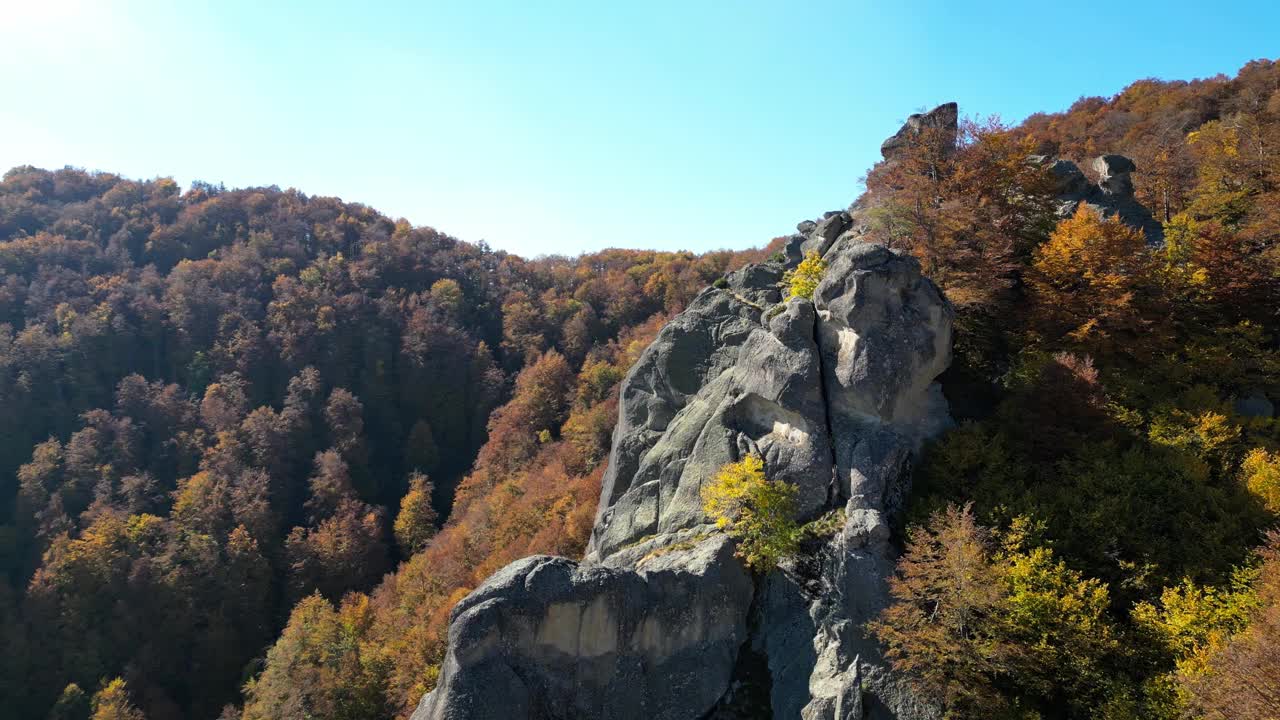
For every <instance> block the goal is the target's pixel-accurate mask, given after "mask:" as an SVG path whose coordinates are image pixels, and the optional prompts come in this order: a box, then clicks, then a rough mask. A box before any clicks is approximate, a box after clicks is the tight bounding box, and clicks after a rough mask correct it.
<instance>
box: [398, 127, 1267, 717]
mask: <svg viewBox="0 0 1280 720" xmlns="http://www.w3.org/2000/svg"><path fill="white" fill-rule="evenodd" d="M956 120H957V108H956V105H955V104H954V103H948V104H946V105H941V106H939V107H937V108H935V109H934V110H932V111H930V112H929V113H925V114H921V115H913V116H911V118H910V119H908V121H907V123H906V124H905V125H904V126H903V128H902V129H901V130H900V131H899V132H898V133H897V134H896V135H894V137H892V138H890V139H889V140H887V141H886V142H885V144H884V146H883V147H882V151H883V154H884V156H885V159H886V162H893V161H894V158H895V156H896V154H897V153H898V152H899V151H900V149H901V148H903V147H904V146H905V145H906V144H907V143H909V142H910V141H911V139H912V138H914V137H916V136H918V135H919V134H920V133H921V132H923V131H924V130H925V129H927V128H931V129H940V130H941V131H942V132H944V133H949V134H950V136H951V138H953V139H954V137H955V133H956ZM953 142H954V140H953ZM1030 161H1031V162H1035V163H1038V164H1042V165H1043V164H1046V163H1051V162H1052V161H1050V160H1049V159H1047V158H1044V157H1035V158H1031V159H1030ZM1094 169H1095V171H1096V172H1097V174H1098V177H1099V182H1098V183H1097V184H1094V183H1091V182H1089V180H1088V179H1087V178H1086V177H1085V176H1084V174H1083V173H1082V172H1081V171H1080V169H1079V168H1078V167H1076V166H1075V165H1074V164H1073V163H1070V162H1067V161H1062V160H1059V161H1056V162H1052V164H1051V165H1049V170H1050V171H1051V172H1052V173H1053V175H1054V177H1055V178H1056V179H1057V181H1058V187H1057V192H1058V196H1059V199H1060V201H1061V204H1060V213H1064V214H1065V213H1070V212H1073V211H1074V209H1075V208H1076V206H1077V205H1078V204H1079V203H1081V202H1085V203H1088V204H1089V205H1091V206H1094V207H1095V208H1096V209H1098V210H1099V211H1100V212H1103V213H1104V214H1107V215H1111V214H1119V216H1120V217H1121V218H1122V219H1124V220H1125V221H1126V222H1129V223H1131V224H1133V225H1135V226H1137V227H1141V228H1143V229H1144V230H1146V231H1147V233H1148V237H1149V238H1150V239H1151V241H1152V242H1158V232H1159V223H1156V222H1155V221H1154V220H1153V219H1152V218H1151V214H1150V213H1149V212H1147V211H1146V209H1145V208H1143V207H1142V206H1141V205H1139V204H1138V203H1137V202H1136V200H1134V198H1133V183H1132V181H1131V178H1130V173H1132V172H1134V171H1136V167H1135V165H1134V163H1133V162H1132V161H1130V160H1128V159H1127V158H1124V157H1122V156H1118V155H1106V156H1103V157H1101V158H1098V160H1097V161H1095V164H1094ZM873 202H874V200H868V197H867V196H865V195H864V196H863V198H861V199H859V200H858V201H857V202H855V203H854V204H853V205H851V206H850V207H849V209H848V210H847V211H832V212H828V213H826V214H824V215H823V217H822V218H820V219H817V220H806V221H804V222H801V223H800V224H799V225H797V227H796V229H797V234H796V235H793V236H791V237H790V238H788V239H787V241H786V242H785V243H784V246H783V253H782V258H783V259H782V260H781V261H780V262H769V263H763V264H756V265H749V266H747V267H745V268H743V269H741V270H738V271H737V272H734V273H730V274H729V275H728V276H726V278H725V282H723V283H717V287H713V288H707V289H706V290H705V291H703V292H702V293H701V294H700V295H699V296H698V297H697V298H695V299H694V300H693V302H692V303H690V305H689V306H688V308H687V309H686V310H685V311H684V312H683V313H681V314H680V315H679V316H677V317H676V318H675V319H673V320H672V321H671V322H670V323H669V324H668V325H667V326H666V327H665V328H663V329H662V331H661V332H659V334H658V336H657V338H656V339H655V340H654V341H653V343H652V344H651V345H650V347H649V348H647V349H646V350H645V352H644V353H643V354H642V355H641V357H640V359H639V360H638V361H637V362H636V364H635V366H634V367H633V368H632V369H631V371H630V372H629V373H628V375H627V377H626V378H625V379H624V380H623V383H622V386H621V389H620V399H619V416H618V423H617V425H616V428H615V431H614V435H613V445H612V449H611V452H610V456H609V465H608V470H607V472H606V474H605V476H604V479H603V486H602V491H601V497H600V507H599V510H598V512H597V516H596V522H595V527H594V529H593V531H592V535H591V539H590V542H589V545H588V548H587V554H586V557H585V558H584V559H583V560H582V561H581V562H575V561H571V560H567V559H564V558H553V557H545V556H539V557H533V558H527V559H525V560H522V561H519V562H517V563H513V564H512V565H510V566H508V567H507V568H505V569H504V570H502V571H500V572H499V573H497V574H495V575H494V576H493V577H491V578H490V579H489V580H488V581H486V582H485V583H484V584H483V585H482V586H481V587H480V588H479V589H477V590H476V591H475V592H473V593H472V594H471V595H470V596H468V597H467V598H466V599H465V600H464V601H463V602H461V603H460V604H459V605H458V607H457V608H455V610H454V611H453V616H452V620H451V623H450V629H449V650H448V654H447V656H446V658H445V661H444V663H443V666H442V671H441V676H440V679H439V682H438V684H437V687H436V689H435V690H434V691H432V692H431V693H429V694H428V695H427V696H426V697H424V698H423V700H422V702H421V704H420V705H419V707H418V709H417V711H416V712H415V713H414V715H413V720H464V719H466V720H487V719H489V718H504V719H506V718H512V719H515V720H567V719H569V718H603V719H608V720H630V719H632V718H634V719H636V720H666V719H671V720H675V719H677V718H703V719H705V720H744V719H754V718H778V719H786V720H791V719H793V718H801V719H802V720H858V719H863V718H866V719H870V720H933V719H934V718H937V717H939V712H938V709H937V708H936V707H933V706H931V705H930V704H929V703H928V702H926V701H924V700H921V699H919V698H917V697H915V696H914V694H913V693H912V692H911V691H910V689H909V687H908V686H907V684H906V682H905V679H904V678H902V677H900V676H898V675H897V674H895V673H892V672H890V671H889V668H888V665H887V663H886V662H885V660H884V659H883V657H882V656H881V649H880V647H879V646H878V644H877V643H876V642H875V641H874V639H873V638H871V637H869V636H868V635H867V632H866V629H865V626H866V623H867V622H868V621H869V620H871V619H873V618H874V617H875V616H876V615H877V614H878V613H879V612H880V610H882V609H883V608H884V607H885V606H886V605H887V603H888V602H889V596H888V578H889V577H890V576H891V574H892V573H893V570H894V563H895V560H896V551H895V548H894V546H893V544H892V543H891V542H890V536H891V530H892V528H893V526H894V524H895V523H896V522H898V521H899V519H900V518H899V515H900V511H901V509H902V506H903V504H904V499H905V497H906V493H907V490H908V485H909V482H910V466H911V463H912V460H913V458H914V457H915V456H916V453H917V451H918V450H919V448H920V446H921V443H922V442H923V441H924V440H925V439H927V438H929V437H932V436H934V435H935V434H937V433H938V432H940V431H941V430H942V429H944V428H945V427H947V425H948V424H949V423H950V422H951V421H950V417H949V414H948V408H947V401H946V399H945V398H944V397H943V395H942V391H941V388H940V386H939V384H938V382H937V378H938V376H939V375H941V374H942V372H943V371H944V370H945V369H946V368H947V366H948V364H949V362H950V358H951V340H952V338H951V333H952V312H951V308H950V306H949V305H948V304H947V302H946V300H945V299H944V298H943V297H942V295H941V293H940V292H939V291H938V289H937V288H936V287H935V286H934V285H933V284H932V283H931V282H930V281H928V280H927V279H925V278H924V277H922V276H921V274H920V268H919V265H918V263H917V262H916V261H915V260H914V259H912V258H911V257H909V256H906V255H903V254H899V253H897V252H894V251H891V250H888V249H886V248H884V247H882V246H879V245H873V244H868V243H867V242H866V241H865V239H864V235H865V234H866V232H867V220H866V218H867V213H868V210H869V209H870V207H869V205H870V203H873ZM813 252H816V253H818V254H819V255H821V256H823V257H824V259H825V260H826V261H827V263H828V269H827V271H826V274H825V276H824V278H823V280H822V282H821V283H820V284H819V285H818V288H817V290H816V291H815V293H814V297H813V298H812V300H808V299H801V298H791V299H784V298H783V296H782V292H781V290H780V285H781V283H782V281H783V276H784V273H785V271H786V269H787V268H791V267H795V266H796V264H798V263H799V262H800V261H801V260H802V259H803V258H804V256H805V255H806V254H807V253H813ZM1264 400H1265V399H1264ZM1247 402H1249V403H1252V404H1251V405H1250V408H1251V409H1252V408H1254V407H1255V406H1256V408H1257V409H1256V411H1255V412H1256V413H1257V414H1269V413H1270V411H1271V408H1270V406H1269V403H1268V405H1267V406H1266V407H1265V408H1264V407H1263V403H1262V402H1255V401H1254V400H1253V399H1252V398H1250V399H1249V400H1248V401H1247ZM747 454H755V455H758V456H759V457H761V458H763V459H764V463H765V471H766V474H767V475H768V477H769V478H770V479H771V480H773V481H782V482H790V483H793V484H795V485H796V486H797V488H798V505H799V511H800V513H801V514H802V515H803V516H804V518H805V519H808V518H813V517H817V516H818V515H820V514H821V513H823V512H825V511H828V510H831V509H835V508H843V510H844V524H843V526H842V527H841V528H840V529H839V531H838V532H837V533H836V535H835V536H834V537H832V538H829V539H827V540H823V541H818V542H815V543H811V544H810V546H809V547H806V551H805V552H804V553H802V554H801V555H800V556H799V557H796V558H793V559H790V560H788V561H785V562H784V563H783V565H782V567H781V568H780V569H779V570H776V571H774V572H771V573H769V574H768V575H766V576H759V575H754V574H752V573H751V572H750V571H749V570H748V569H747V568H745V567H744V566H743V565H742V563H741V561H740V560H739V559H738V558H737V557H735V555H734V553H733V549H734V548H733V544H732V542H731V541H730V540H729V539H728V538H727V537H726V536H724V535H723V534H721V533H719V532H718V531H717V530H716V529H715V527H714V526H713V525H712V524H710V523H709V522H708V518H706V517H705V515H704V513H703V511H702V498H701V494H702V488H703V486H704V485H705V484H706V483H707V482H708V481H709V480H711V479H712V478H713V477H714V476H715V474H716V472H717V471H718V469H719V468H720V467H721V466H723V465H724V464H725V463H728V462H732V461H736V460H739V459H741V458H742V457H743V456H745V455H747Z"/></svg>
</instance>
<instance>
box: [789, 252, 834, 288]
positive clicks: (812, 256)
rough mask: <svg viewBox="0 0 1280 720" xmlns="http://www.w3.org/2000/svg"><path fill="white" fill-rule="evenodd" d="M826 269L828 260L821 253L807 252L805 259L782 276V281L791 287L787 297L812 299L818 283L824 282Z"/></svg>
mask: <svg viewBox="0 0 1280 720" xmlns="http://www.w3.org/2000/svg"><path fill="white" fill-rule="evenodd" d="M826 271H827V261H826V260H823V259H822V256H821V255H819V254H818V253H817V252H816V251H810V252H808V253H806V254H805V256H804V260H801V261H800V264H799V265H797V266H796V268H795V269H794V270H788V271H787V274H786V275H784V276H783V277H782V282H784V283H786V285H787V287H789V288H790V294H788V295H787V298H788V299H790V298H793V297H801V298H807V299H809V300H812V299H813V292H814V291H815V290H817V289H818V283H820V282H822V275H823V273H825V272H826Z"/></svg>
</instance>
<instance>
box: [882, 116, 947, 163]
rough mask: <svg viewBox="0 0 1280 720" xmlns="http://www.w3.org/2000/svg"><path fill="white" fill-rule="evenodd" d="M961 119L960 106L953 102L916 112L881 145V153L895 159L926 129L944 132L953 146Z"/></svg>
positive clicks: (886, 158) (888, 158)
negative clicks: (926, 110) (925, 111)
mask: <svg viewBox="0 0 1280 720" xmlns="http://www.w3.org/2000/svg"><path fill="white" fill-rule="evenodd" d="M959 119H960V107H959V106H958V105H956V104H955V103H953V102H949V103H944V104H942V105H939V106H937V107H935V108H934V109H932V110H930V111H929V112H927V113H916V114H915V115H912V116H910V117H908V118H907V121H906V122H905V123H903V125H902V128H901V129H899V130H898V132H897V133H895V134H894V135H893V137H891V138H889V139H888V140H885V141H884V143H882V144H881V145H880V154H881V155H882V156H884V159H885V160H890V161H891V160H893V159H894V157H895V156H896V155H897V154H898V152H899V151H900V150H901V149H902V148H904V147H906V146H907V145H909V144H910V143H911V141H912V140H914V139H915V138H916V137H918V136H919V135H920V133H922V132H924V131H925V130H926V129H936V130H939V131H941V132H942V133H944V135H945V137H946V138H947V139H948V140H949V142H948V145H947V146H948V147H952V146H954V145H955V141H956V137H957V134H958V132H959V127H960V125H959Z"/></svg>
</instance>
